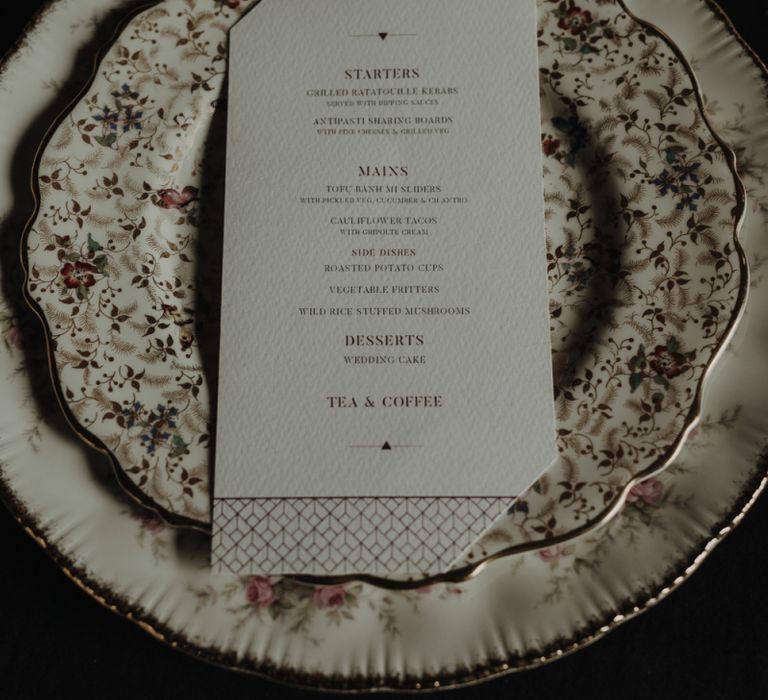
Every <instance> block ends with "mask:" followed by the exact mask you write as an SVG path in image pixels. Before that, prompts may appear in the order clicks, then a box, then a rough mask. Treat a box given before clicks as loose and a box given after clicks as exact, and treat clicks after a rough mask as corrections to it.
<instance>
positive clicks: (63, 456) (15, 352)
mask: <svg viewBox="0 0 768 700" xmlns="http://www.w3.org/2000/svg"><path fill="white" fill-rule="evenodd" d="M641 4H642V7H641ZM583 5H584V6H585V5H586V4H585V3H584V4H583ZM634 5H636V6H637V8H636V9H637V11H638V12H639V11H641V10H642V12H643V14H644V15H646V16H653V17H654V19H655V21H657V22H659V23H662V24H665V26H666V24H667V23H669V26H670V28H672V27H673V26H674V27H675V28H679V31H676V32H675V39H676V40H677V41H679V42H680V44H681V46H682V47H683V49H684V50H685V51H686V53H687V54H688V55H690V56H692V57H693V58H695V59H696V65H697V67H698V69H699V75H700V77H701V80H702V82H703V88H704V92H705V94H706V95H707V97H708V100H709V107H710V113H711V115H712V117H713V119H714V120H715V122H716V123H717V124H718V125H719V126H720V127H721V128H722V129H723V133H724V134H725V135H726V136H727V137H728V138H729V139H731V140H732V141H733V143H734V144H735V146H736V148H737V152H738V153H739V154H740V156H739V161H740V168H741V170H742V172H743V174H744V178H745V182H746V183H747V185H748V189H749V190H750V194H751V202H752V204H751V206H750V208H749V211H748V215H747V220H746V223H745V226H744V229H743V234H742V237H743V240H744V243H745V247H746V249H747V252H748V254H749V258H750V261H751V263H752V265H753V269H754V271H755V274H754V277H753V280H752V289H751V295H750V301H749V303H748V308H747V312H746V315H745V317H744V319H743V322H741V323H740V324H739V325H738V327H737V331H736V335H735V336H734V338H733V340H732V341H731V343H730V345H729V347H728V348H727V351H726V352H725V354H724V355H723V358H722V361H721V362H719V363H718V364H717V366H716V370H715V371H714V373H713V374H712V376H711V377H710V378H709V379H708V382H707V390H706V392H705V396H704V397H703V404H702V421H701V423H700V425H699V427H698V428H696V429H695V430H694V432H693V434H692V435H691V436H690V439H689V440H687V441H686V444H685V446H684V449H683V451H682V452H681V454H680V455H679V457H678V459H676V460H675V462H674V464H673V465H671V466H670V467H669V468H668V469H667V470H665V471H664V472H663V473H662V474H660V475H659V476H657V477H653V478H649V479H646V480H644V481H643V482H642V483H638V484H635V485H634V486H632V487H631V489H630V491H629V493H628V495H627V499H626V503H625V505H624V506H623V511H622V513H621V517H617V518H615V519H613V520H611V521H610V523H609V524H608V525H607V526H606V527H604V528H603V529H601V530H598V531H592V532H590V533H588V534H587V535H585V536H583V537H580V538H577V539H574V540H572V541H570V542H568V543H567V544H564V543H561V544H553V545H551V546H549V547H547V548H545V549H542V550H539V551H536V552H528V553H525V554H520V555H515V556H511V557H507V558H505V559H503V560H500V561H497V562H494V563H492V564H489V565H488V566H486V567H485V568H484V569H483V570H482V571H481V572H480V573H479V574H478V575H477V576H476V577H474V578H472V579H470V580H468V581H466V582H463V583H461V584H458V585H457V584H439V585H435V586H432V587H430V588H424V589H420V590H412V591H387V590H383V589H381V588H378V587H375V586H371V585H367V584H363V583H357V582H352V583H347V584H343V585H336V586H330V587H319V586H318V587H315V586H312V585H302V584H299V583H297V582H295V581H292V580H287V579H275V578H272V579H265V578H258V577H256V578H246V579H240V578H235V577H227V576H224V577H212V576H210V575H209V573H208V568H207V567H208V538H207V537H206V536H205V535H203V534H202V533H197V532H194V531H189V530H186V531H183V530H174V529H172V528H169V527H168V526H166V525H165V524H164V522H163V521H162V520H160V519H159V518H157V517H155V516H154V515H151V514H148V513H147V512H146V511H141V510H138V509H136V508H135V507H134V506H133V505H132V501H130V500H129V499H126V498H125V497H124V496H123V495H121V492H120V491H119V490H117V489H115V488H114V481H113V479H112V478H111V475H110V465H109V464H108V463H107V461H106V460H104V461H100V462H96V463H94V462H93V460H92V459H91V455H92V453H91V452H89V450H88V449H87V448H86V447H85V446H83V445H81V444H80V443H78V442H77V441H75V440H73V439H71V436H70V435H67V434H66V433H64V434H62V433H61V432H59V431H58V430H57V429H56V422H55V415H56V414H55V411H51V410H50V409H48V408H46V410H45V412H44V414H43V415H40V414H39V408H38V406H39V403H38V400H39V397H40V396H41V395H43V394H44V391H43V390H42V389H39V388H37V387H36V385H35V384H33V383H31V382H30V377H40V375H41V372H42V367H41V366H40V365H38V364H35V363H34V360H35V353H34V351H35V348H32V347H29V346H28V345H27V346H24V340H23V338H22V334H21V333H20V328H21V329H24V330H26V328H27V325H26V324H25V322H24V318H28V314H27V316H25V315H24V313H25V312H24V309H23V306H22V305H21V304H20V303H19V302H20V300H19V299H18V298H17V296H16V295H14V294H12V293H11V292H8V291H6V293H5V296H4V297H3V302H2V306H0V333H2V338H3V343H2V344H0V376H2V377H3V381H4V384H3V389H4V390H3V392H2V394H0V487H1V492H2V495H3V500H4V501H5V503H6V504H7V506H8V507H9V508H10V510H11V511H12V512H13V513H14V514H15V516H16V517H17V518H18V519H19V521H20V522H21V523H22V524H23V525H24V526H25V527H26V528H27V529H28V531H29V532H30V534H32V535H33V536H34V537H36V538H37V539H38V540H39V541H40V542H41V543H45V545H46V547H47V551H48V552H49V553H50V554H51V555H52V556H54V557H55V559H56V560H57V562H58V563H59V564H60V566H61V567H62V569H63V570H65V571H66V573H67V574H68V575H69V576H70V577H72V578H73V579H74V580H75V581H76V582H78V583H79V585H81V586H82V587H83V588H84V589H85V590H86V591H88V592H89V593H90V594H91V595H93V596H94V597H96V598H97V600H99V601H100V602H102V603H104V604H106V605H109V606H110V607H112V609H114V610H116V611H117V612H119V613H121V614H123V615H125V616H126V617H128V618H130V619H132V620H134V621H137V622H139V623H141V625H142V627H143V628H144V629H145V630H147V631H149V632H151V633H152V634H154V635H155V636H157V637H159V638H161V639H163V640H165V641H166V642H168V643H172V644H174V645H176V646H177V647H178V648H180V649H183V650H184V651H186V652H188V653H190V654H193V655H195V656H198V657H200V658H204V659H207V660H212V661H216V662H219V663H222V664H225V665H228V666H230V667H232V668H236V669H239V670H243V671H251V672H257V673H262V674H267V675H269V676H271V677H273V678H276V679H284V680H290V681H292V682H297V683H304V684H307V685H315V686H324V687H332V688H337V689H342V688H345V689H370V688H382V687H390V688H409V689H418V688H426V687H430V688H431V687H435V686H451V685H458V684H463V683H470V682H474V681H477V680H480V679H483V678H488V677H492V676H494V675H497V674H501V673H505V672H508V671H511V670H516V669H522V668H529V667H532V666H535V665H538V664H541V663H544V662H546V661H549V660H552V659H556V658H560V657H561V656H562V655H563V654H564V653H568V652H570V651H573V650H575V649H578V648H579V647H580V646H582V645H584V644H586V643H588V642H590V641H592V640H593V639H595V638H596V637H599V636H600V635H602V634H604V633H605V632H607V631H608V630H610V629H611V628H612V627H614V626H615V625H617V624H619V623H620V622H622V621H624V620H626V619H628V618H630V617H632V616H633V615H634V614H637V613H638V612H640V611H642V610H644V609H646V608H647V607H649V606H650V605H652V604H653V603H655V602H656V601H657V600H658V599H659V598H660V597H663V596H665V595H666V594H667V593H668V592H669V591H670V590H672V589H674V587H675V586H676V585H677V584H679V583H680V582H681V581H682V580H684V579H685V578H686V577H687V575H689V574H690V573H691V571H693V570H694V569H695V568H696V566H697V565H698V564H699V563H700V562H701V560H702V559H703V558H704V556H706V553H707V552H708V551H709V550H710V549H711V547H712V545H713V544H714V543H716V542H717V541H719V540H720V539H721V538H722V537H723V536H724V535H725V534H727V532H728V531H729V529H730V528H731V527H732V526H733V524H734V523H735V522H737V521H738V519H739V518H740V517H741V515H742V514H743V512H744V511H745V510H746V509H747V508H748V506H749V505H750V503H751V500H752V499H753V497H754V496H755V495H756V494H757V493H758V492H759V491H760V490H761V489H762V487H763V485H764V472H763V469H764V468H763V467H762V466H757V465H758V456H759V454H760V453H761V451H762V449H763V447H764V444H765V436H766V434H768V411H766V410H765V408H766V406H768V381H766V372H767V371H768V370H767V369H766V366H765V363H764V361H763V359H764V357H765V352H766V347H765V339H766V338H767V337H768V280H765V279H764V276H763V272H762V263H763V261H764V260H765V259H768V241H766V240H765V236H764V235H763V233H762V232H763V231H764V229H765V225H766V223H768V222H767V221H766V215H767V214H768V200H767V199H766V196H765V194H764V192H763V188H762V185H761V180H760V179H761V177H762V174H763V172H765V170H766V168H768V123H766V118H765V114H766V113H768V109H767V108H768V104H767V102H768V100H766V98H765V91H764V90H763V89H762V88H763V87H764V86H765V84H766V83H765V77H764V75H763V74H762V73H761V71H760V69H759V67H758V66H757V65H756V64H755V63H754V62H753V60H752V58H751V56H750V55H748V54H747V53H746V51H745V50H744V49H743V48H742V47H741V46H740V45H739V44H738V42H737V41H736V40H735V39H734V38H733V37H732V36H731V35H730V34H729V32H728V30H727V28H726V27H725V25H723V24H722V23H721V22H720V21H719V20H718V19H717V17H716V16H715V14H714V13H713V12H712V11H711V10H710V9H709V8H708V7H707V6H706V5H705V4H704V3H702V2H700V0H680V1H679V2H676V3H666V2H664V1H663V0H634ZM606 7H609V9H610V8H611V6H610V3H602V4H599V5H597V7H596V13H597V12H601V11H603V10H604V9H605V8H606ZM106 9H107V6H106V5H105V3H104V2H102V1H101V0H82V2H79V3H77V5H76V7H72V3H64V2H59V3H54V4H53V5H52V6H51V8H50V9H49V10H48V13H47V15H46V16H45V17H44V18H43V19H42V20H41V22H40V23H39V25H38V27H37V28H36V29H35V30H34V32H32V33H31V35H30V36H29V40H28V43H27V45H26V46H25V47H24V48H22V49H21V50H20V51H18V52H17V53H16V55H15V56H14V57H13V58H12V60H11V61H10V62H9V63H7V64H6V65H5V66H4V72H3V75H2V79H1V81H0V91H1V94H0V97H6V96H7V95H9V94H12V95H13V96H14V99H13V100H9V99H0V125H1V126H0V128H1V129H2V136H3V143H7V144H12V143H18V142H19V141H20V140H21V138H22V136H23V135H24V133H25V132H26V131H27V130H28V129H29V128H30V122H31V120H32V119H33V117H34V116H35V115H36V114H37V112H38V110H39V109H40V108H41V107H42V106H43V105H45V104H46V103H47V101H48V99H49V97H50V95H51V93H50V91H49V88H47V87H46V86H48V85H56V84H57V83H58V82H60V81H61V80H62V78H63V77H64V76H66V74H67V73H68V71H69V70H70V67H71V65H72V60H73V57H74V56H75V53H76V51H77V49H78V47H79V46H80V45H82V44H83V43H85V42H86V41H87V40H88V37H89V36H90V33H91V31H92V28H93V26H94V24H98V22H96V23H92V22H91V19H92V15H94V14H95V15H96V16H98V15H100V14H101V13H102V12H104V11H105V10H106ZM574 15H575V13H573V14H572V15H571V17H573V16H574ZM558 21H559V20H558ZM61 26H72V27H73V29H72V31H71V32H70V33H62V32H60V31H58V28H60V27H61ZM758 88H760V89H758ZM104 148H106V147H104ZM0 157H2V158H3V162H4V163H5V166H6V167H5V168H3V170H2V171H0V173H1V174H2V176H1V177H0V182H2V185H0V195H1V196H2V199H1V202H2V206H1V207H0V211H3V212H4V215H5V214H7V213H9V212H10V211H11V209H12V207H13V202H12V200H11V198H10V190H9V187H10V183H9V181H8V179H7V172H8V171H9V168H8V165H9V163H10V158H11V153H9V152H5V151H4V152H3V153H2V154H0ZM558 163H559V161H558ZM88 167H90V166H88ZM176 189H178V188H176ZM182 190H183V188H182ZM182 190H179V191H180V192H181V191H182ZM654 199H658V200H660V201H661V200H663V197H662V196H661V195H659V197H656V196H655V195H654ZM727 203H728V202H726V201H725V200H724V204H727ZM731 204H732V202H731ZM11 223H13V221H11ZM18 237H19V231H18V229H16V228H15V227H13V226H4V241H6V242H12V241H13V240H14V238H15V241H18ZM102 245H103V243H102ZM0 262H1V263H2V273H3V289H4V290H7V289H8V283H9V281H13V280H14V279H17V278H18V277H19V271H18V269H17V262H16V260H15V256H14V253H13V251H11V252H8V248H7V247H4V248H3V252H2V257H1V258H0ZM95 286H96V285H95V284H94V285H92V287H95ZM17 314H21V315H22V322H21V326H20V325H19V323H20V322H19V320H18V317H17ZM27 323H28V322H27ZM30 332H32V331H31V327H30ZM648 347H650V346H648ZM22 348H24V349H22ZM667 349H668V350H669V348H667ZM654 352H655V348H654V349H653V350H650V351H648V348H646V361H647V362H648V361H649V357H650V355H652V354H653V353H654ZM660 355H661V353H660ZM673 359H674V358H673ZM673 365H674V362H672V363H671V364H669V363H668V364H666V365H665V367H670V366H673ZM647 366H649V364H648V365H647ZM641 390H642V389H641V388H638V389H637V391H641ZM496 536H497V537H498V538H499V544H498V545H497V546H499V547H504V546H506V545H507V542H508V541H507V539H506V535H505V534H504V531H503V532H501V533H499V534H498V535H496ZM491 545H495V542H494V541H491ZM10 575H11V577H12V575H13V574H12V572H11V574H10Z"/></svg>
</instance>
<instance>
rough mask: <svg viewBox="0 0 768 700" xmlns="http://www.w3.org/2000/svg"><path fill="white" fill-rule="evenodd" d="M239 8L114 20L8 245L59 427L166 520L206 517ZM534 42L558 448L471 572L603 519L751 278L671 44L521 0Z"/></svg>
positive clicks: (620, 17)
mask: <svg viewBox="0 0 768 700" xmlns="http://www.w3.org/2000/svg"><path fill="white" fill-rule="evenodd" d="M251 5H252V3H246V2H242V3H232V2H230V3H221V2H215V1H214V0H165V1H164V2H160V3H156V4H154V5H153V6H152V7H151V8H150V9H147V10H145V11H143V12H141V13H140V14H138V15H137V16H136V17H135V18H134V19H133V20H132V21H131V22H130V23H129V24H128V25H127V26H126V28H125V29H124V30H123V31H122V33H121V34H120V36H119V38H118V39H117V41H116V42H115V43H114V45H113V46H112V47H111V48H110V49H109V51H108V52H107V53H106V55H105V56H104V59H103V60H102V61H101V64H100V65H99V68H98V71H97V73H96V76H95V78H94V80H93V82H92V84H91V85H90V86H89V87H88V88H87V89H86V91H85V92H84V93H83V94H82V96H81V98H80V99H79V101H78V102H77V103H76V104H75V105H74V107H73V108H72V109H71V110H69V111H68V112H67V113H66V114H65V115H63V117H62V119H61V120H59V122H58V124H57V125H56V128H55V129H54V130H53V131H52V133H51V134H50V138H49V140H48V142H47V145H46V146H45V149H44V151H43V153H42V155H41V158H40V161H39V168H38V179H37V185H38V187H39V208H38V211H37V215H36V217H35V219H34V221H33V224H32V228H31V230H30V232H29V235H28V237H27V239H26V243H25V246H24V250H25V253H26V266H27V269H28V280H27V292H28V296H29V299H30V300H31V302H32V303H33V304H34V306H35V308H36V309H37V310H38V312H39V313H40V315H41V317H42V318H44V320H45V322H46V328H47V334H48V338H49V343H50V347H51V353H52V358H53V362H54V363H55V367H56V382H57V386H58V391H59V395H60V398H61V400H62V403H63V404H65V405H66V407H67V408H68V410H69V412H70V415H71V418H72V421H73V423H76V425H77V428H78V431H79V433H80V434H81V435H82V436H83V437H84V439H86V440H87V441H88V442H89V443H92V444H94V445H96V446H97V447H99V448H101V449H103V450H104V451H105V452H107V453H108V454H109V455H110V456H111V457H112V459H113V462H114V465H115V467H116V469H117V471H118V474H119V476H120V477H121V483H123V484H124V485H125V486H126V488H127V489H128V490H129V491H130V492H131V493H132V494H134V495H135V496H136V497H138V498H139V499H140V500H141V501H142V502H143V503H145V504H147V505H150V506H152V507H154V508H155V509H156V510H157V511H158V512H159V513H161V514H162V515H163V517H164V518H165V519H166V520H168V521H169V522H172V523H178V524H198V525H205V524H207V523H208V521H209V518H210V514H209V503H210V488H209V485H210V476H211V475H210V469H209V461H210V460H209V435H210V433H211V430H210V420H209V418H210V414H211V411H210V402H211V396H212V392H211V386H212V385H215V367H216V356H215V350H216V348H217V346H218V332H217V327H216V320H217V317H218V314H217V312H216V309H217V308H218V306H217V301H216V299H217V294H218V289H219V277H220V275H219V271H220V264H219V262H217V261H220V259H221V254H220V233H221V221H222V201H223V198H222V196H221V195H222V182H223V178H222V173H223V165H224V158H225V148H224V129H223V126H224V121H225V119H224V115H223V112H222V109H221V101H220V99H219V95H220V91H221V86H222V83H223V79H224V74H225V65H226V60H225V59H226V37H227V30H228V29H229V27H231V26H232V24H233V23H234V22H235V21H237V19H238V18H239V17H240V16H241V13H242V12H243V11H246V10H247V9H249V8H250V7H251ZM252 11H253V12H255V13H256V15H257V17H258V12H259V8H258V7H252ZM539 47H540V62H541V70H540V80H541V93H542V131H543V133H542V149H543V151H544V156H545V168H544V181H545V189H546V220H547V234H548V241H547V249H548V250H547V260H546V266H547V272H548V275H549V282H550V298H551V319H552V321H551V328H552V341H553V361H554V369H555V389H556V390H555V401H556V412H557V419H558V426H557V428H558V430H557V442H558V450H559V461H558V462H556V463H555V465H554V466H553V467H552V468H550V470H549V471H548V472H547V474H546V475H545V476H544V477H543V478H542V479H540V480H539V481H538V482H537V483H536V484H535V485H534V487H533V488H532V489H531V490H530V491H529V493H527V494H525V495H524V497H522V498H520V499H518V500H517V501H516V502H515V504H514V507H513V509H512V510H511V511H510V513H509V514H508V515H507V517H506V518H505V519H504V520H503V521H501V522H500V523H499V524H498V525H497V526H496V527H495V528H494V530H493V532H492V533H491V535H492V536H491V538H485V539H483V540H481V541H480V542H479V543H477V545H476V546H475V547H474V548H473V550H472V552H471V553H470V555H469V559H468V560H467V562H466V563H467V565H471V564H475V565H476V564H477V563H478V562H480V561H484V560H486V559H487V558H488V557H489V556H497V555H499V554H500V552H502V551H505V550H509V549H510V548H512V547H515V546H517V547H518V548H528V549H531V548H534V547H541V546H543V545H544V544H554V543H555V542H562V541H565V540H566V539H567V538H569V537H572V536H574V535H576V534H578V533H580V532H583V531H585V530H587V529H589V528H591V527H594V526H595V525H597V524H600V523H601V522H603V521H604V520H605V519H607V518H608V517H609V516H610V515H612V514H615V513H616V512H617V511H618V509H619V508H620V507H621V504H622V502H623V498H624V497H625V496H626V494H627V493H628V492H629V490H630V489H631V488H632V487H633V486H634V485H635V484H636V483H637V482H639V481H640V480H642V479H643V478H647V477H649V476H650V475H651V474H653V473H655V472H657V471H659V470H660V469H661V468H662V467H663V466H664V465H665V464H667V463H668V462H669V460H670V458H671V457H672V456H673V455H674V453H675V451H676V450H677V448H678V447H679V445H680V443H681V441H682V439H683V437H684V435H685V433H686V431H687V430H689V429H690V428H691V427H692V426H693V424H694V422H695V420H696V418H697V417H698V414H699V401H700V393H701V389H702V386H703V383H704V379H705V375H706V373H707V370H708V368H709V367H710V366H711V365H712V363H713V361H714V359H715V358H716V356H717V355H718V353H719V350H720V348H721V346H722V344H723V343H724V341H725V339H726V338H727V337H728V335H729V333H730V331H731V329H732V328H733V325H734V322H735V320H736V318H737V317H738V314H739V312H740V311H741V309H742V306H743V302H744V298H745V292H746V286H747V273H746V266H745V261H744V258H743V255H742V251H741V249H740V246H739V243H738V240H737V238H736V230H737V225H738V223H739V219H740V216H741V213H742V210H743V196H742V191H741V188H740V184H739V183H738V182H737V179H736V175H735V167H734V162H733V160H732V158H731V156H730V155H729V154H727V153H726V152H725V151H724V149H723V147H722V144H720V143H719V142H718V140H717V139H716V138H715V137H714V136H713V134H712V132H711V130H710V128H709V125H708V124H707V123H706V120H705V119H704V118H703V115H702V113H701V109H700V105H699V102H698V99H697V95H696V91H695V86H694V84H693V82H692V80H691V78H690V76H689V75H688V73H687V70H686V67H685V66H684V65H683V63H682V62H681V61H680V60H679V58H678V56H677V55H676V54H675V52H674V50H673V49H672V48H671V47H670V46H669V45H668V44H667V43H666V42H665V41H664V40H663V39H661V38H660V37H659V36H658V35H656V34H655V33H654V32H653V31H649V30H648V29H647V28H645V27H643V26H642V25H641V24H639V23H637V22H635V21H634V20H633V19H632V18H631V17H630V16H629V15H628V13H627V12H626V11H625V10H624V8H623V7H622V5H621V4H620V3H618V2H598V1H597V0H583V1H582V2H580V3H579V4H578V5H576V4H574V3H573V2H562V1H561V0H556V1H553V0H539ZM510 155H512V154H510ZM544 264H545V263H544V261H542V266H544ZM512 273H513V271H510V274H512ZM254 274H258V261H254ZM244 283H247V281H244ZM214 395H215V394H214ZM360 495H361V496H365V494H360ZM422 500H423V501H424V503H425V508H431V507H432V503H433V500H434V499H422ZM480 500H481V499H478V501H480ZM482 500H483V502H485V501H488V499H482ZM510 501H511V498H510ZM409 505H411V506H412V504H409ZM490 507H492V506H490ZM484 509H485V510H486V511H487V510H488V509H489V506H488V505H485V506H484ZM497 512H498V504H497V505H496V506H495V509H494V515H495V514H496V513H497ZM502 545H503V546H502ZM315 573H317V572H315ZM360 573H366V572H360Z"/></svg>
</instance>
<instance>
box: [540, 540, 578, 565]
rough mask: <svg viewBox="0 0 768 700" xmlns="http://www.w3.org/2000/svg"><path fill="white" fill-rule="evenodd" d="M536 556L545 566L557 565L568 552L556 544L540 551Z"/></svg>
mask: <svg viewBox="0 0 768 700" xmlns="http://www.w3.org/2000/svg"><path fill="white" fill-rule="evenodd" d="M536 554H538V555H539V558H540V559H541V560H542V561H543V562H546V563H547V564H557V563H558V562H559V561H560V560H561V559H562V558H563V557H565V556H568V555H569V554H570V551H569V550H567V549H566V548H565V547H561V546H560V545H559V544H557V545H555V546H554V547H547V548H546V549H540V550H539V551H538V552H536Z"/></svg>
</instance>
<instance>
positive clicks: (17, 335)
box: [3, 326, 21, 350]
mask: <svg viewBox="0 0 768 700" xmlns="http://www.w3.org/2000/svg"><path fill="white" fill-rule="evenodd" d="M3 338H4V339H5V342H6V343H7V344H8V347H10V348H16V350H21V331H19V328H18V326H11V327H10V328H9V329H8V330H7V331H5V333H4V334H3Z"/></svg>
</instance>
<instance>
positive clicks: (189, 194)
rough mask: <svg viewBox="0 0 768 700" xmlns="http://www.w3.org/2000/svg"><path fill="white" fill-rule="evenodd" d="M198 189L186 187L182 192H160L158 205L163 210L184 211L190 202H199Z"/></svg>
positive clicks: (168, 190)
mask: <svg viewBox="0 0 768 700" xmlns="http://www.w3.org/2000/svg"><path fill="white" fill-rule="evenodd" d="M197 195H198V191H197V187H191V186H189V187H185V188H184V189H183V190H182V191H181V192H179V191H178V190H172V189H167V190H158V192H157V197H158V202H157V205H158V206H159V207H162V208H163V209H183V208H184V207H186V206H187V204H189V203H190V202H194V201H195V200H197Z"/></svg>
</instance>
